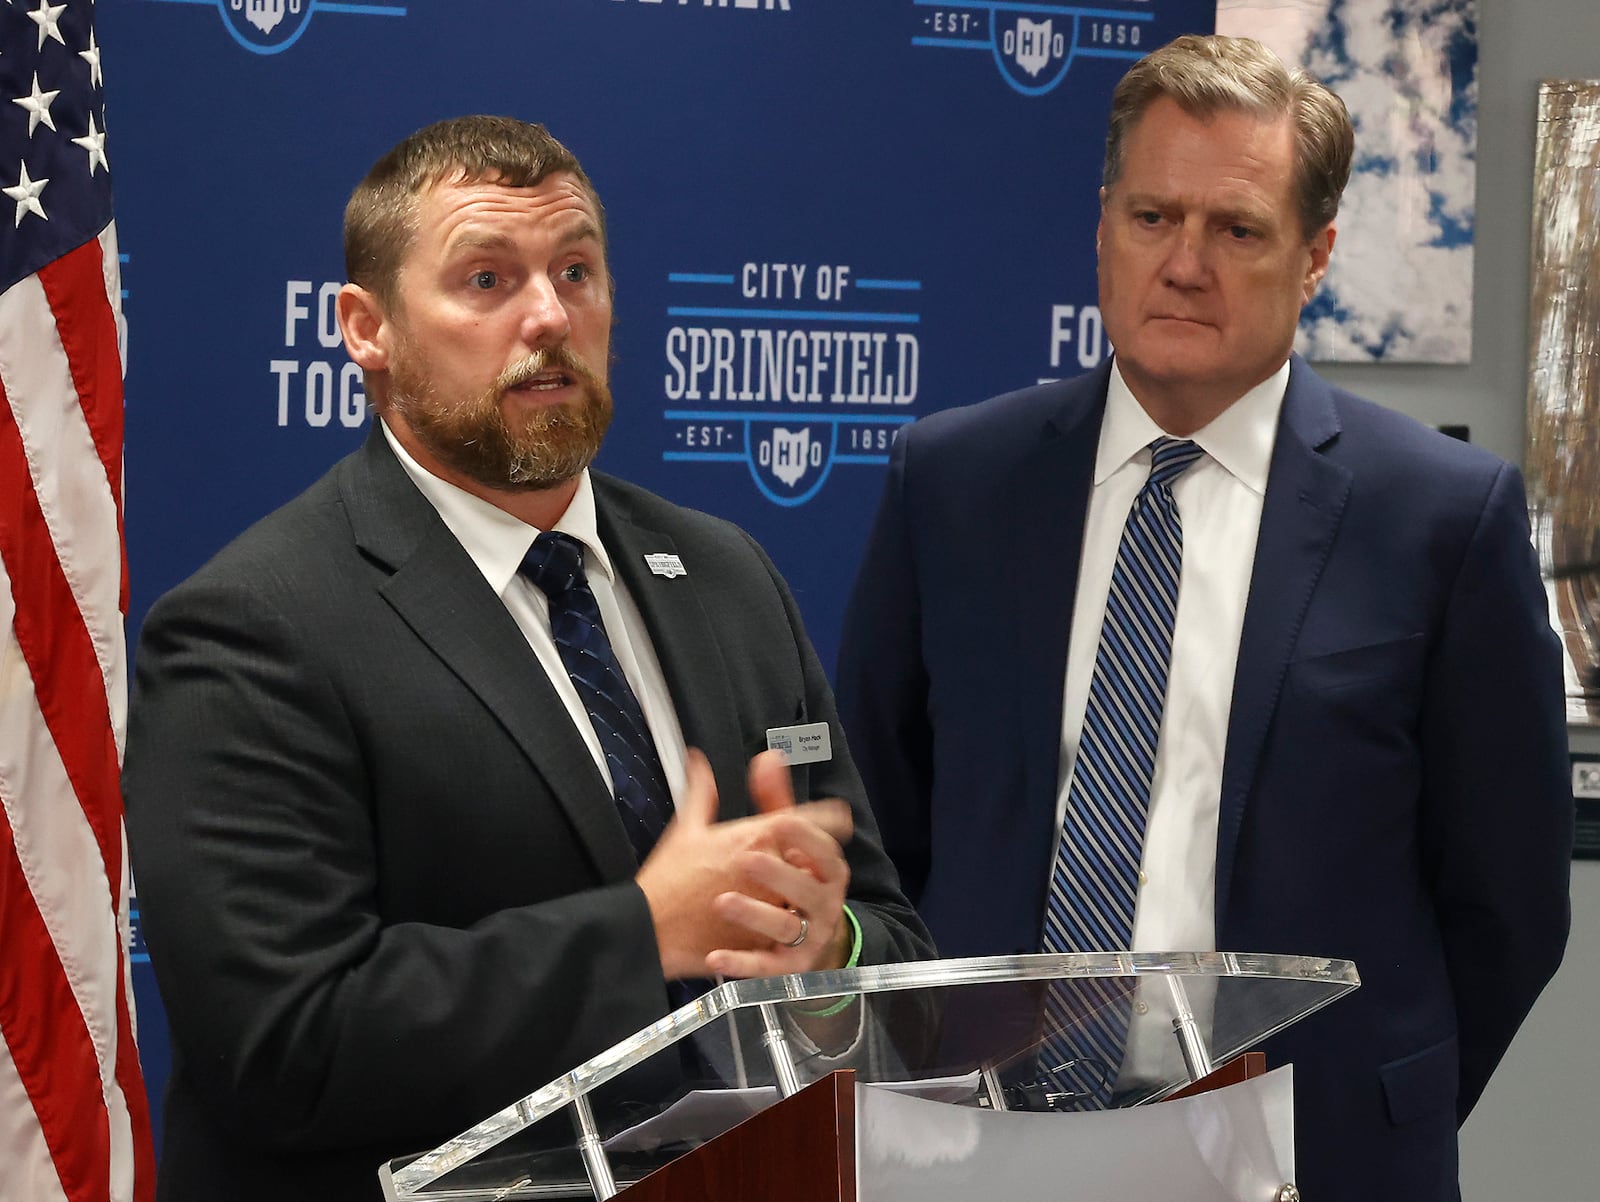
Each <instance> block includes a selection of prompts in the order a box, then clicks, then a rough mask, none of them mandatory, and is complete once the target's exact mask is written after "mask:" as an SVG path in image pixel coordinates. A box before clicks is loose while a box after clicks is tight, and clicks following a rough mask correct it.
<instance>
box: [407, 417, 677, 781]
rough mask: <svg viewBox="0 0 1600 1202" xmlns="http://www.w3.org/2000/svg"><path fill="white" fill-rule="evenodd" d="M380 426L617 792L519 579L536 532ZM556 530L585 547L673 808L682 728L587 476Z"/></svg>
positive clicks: (538, 602) (543, 614) (587, 567)
mask: <svg viewBox="0 0 1600 1202" xmlns="http://www.w3.org/2000/svg"><path fill="white" fill-rule="evenodd" d="M379 425H380V426H381V427H382V429H383V433H384V437H385V438H387V439H388V440H389V445H390V447H392V448H393V449H394V453H395V456H396V458H398V459H399V460H400V466H401V467H403V468H404V469H405V471H406V475H408V476H410V477H411V479H412V481H413V482H414V483H415V484H416V486H417V488H418V489H420V490H421V492H422V495H423V496H424V497H426V498H427V499H428V501H429V503H430V504H432V506H433V507H434V509H436V510H437V511H438V513H439V517H440V518H441V519H443V521H444V524H445V525H446V526H448V527H449V528H450V533H452V534H454V535H455V536H456V540H457V541H458V542H459V543H460V544H461V546H462V549H463V550H465V551H466V553H467V555H468V556H469V557H470V558H471V559H472V562H473V563H475V564H476V565H477V567H478V571H480V572H482V573H483V578H484V579H485V580H486V581H488V583H489V587H490V588H492V589H493V590H494V592H495V595H496V596H498V597H499V598H500V599H501V601H503V602H505V607H506V609H507V610H508V611H509V612H510V614H511V617H512V619H513V620H514V621H515V622H516V624H517V626H518V628H519V629H520V630H521V631H522V634H523V637H525V638H526V639H527V640H528V646H530V647H531V648H533V653H534V655H536V656H537V657H538V659H539V664H540V666H541V667H543V668H544V670H545V674H546V675H547V676H548V677H549V678H550V683H551V684H552V685H553V686H555V690H556V692H557V693H558V694H559V695H560V697H561V701H562V704H564V705H565V706H566V707H567V713H568V715H569V716H570V717H571V718H572V724H573V725H574V726H575V727H577V730H578V733H579V734H580V735H582V736H583V741H584V743H585V744H586V745H587V746H588V748H589V754H590V755H591V756H593V757H594V762H595V766H596V767H597V768H599V769H600V775H601V777H602V778H603V779H604V780H605V782H606V786H607V788H612V790H613V792H615V789H614V787H613V785H612V781H611V772H610V770H609V769H608V768H607V767H606V757H605V752H604V751H603V750H602V749H601V746H600V739H599V736H597V735H596V734H595V732H594V726H593V724H592V723H591V722H590V721H589V713H588V711H587V710H586V709H585V708H584V705H583V701H582V700H581V699H580V698H579V696H578V690H577V688H576V687H575V686H574V685H573V683H572V679H571V677H569V676H568V675H567V670H566V667H565V666H564V665H563V664H562V662H561V652H560V650H559V649H558V648H557V647H556V641H555V637H554V636H553V635H552V634H551V633H550V601H549V598H547V597H546V596H545V595H544V593H543V591H542V590H540V588H539V587H538V586H537V585H535V584H533V583H532V582H530V581H529V580H527V579H526V578H525V577H523V576H521V575H519V574H518V573H517V568H518V566H519V565H520V564H521V563H522V558H523V556H525V555H526V554H527V553H528V548H529V547H531V546H533V540H534V539H535V538H537V537H538V536H539V534H540V533H541V531H539V530H537V529H535V528H534V527H533V526H530V525H528V524H527V523H526V522H523V521H521V520H519V519H517V518H514V517H512V516H511V515H510V514H509V513H507V512H505V510H503V509H498V508H496V507H495V506H493V505H491V504H489V502H487V501H485V500H483V499H482V498H480V497H475V496H473V495H472V494H471V493H469V492H467V491H466V490H464V489H461V488H458V487H457V486H456V485H454V484H450V483H448V482H447V481H444V480H441V479H439V477H437V476H435V475H433V473H431V472H429V471H428V470H427V469H426V468H424V467H423V466H422V465H421V464H419V463H418V462H417V461H416V460H415V459H413V458H412V457H411V456H410V455H409V454H407V453H406V449H405V448H404V447H403V446H401V445H400V441H399V439H397V438H396V437H395V436H394V433H393V432H392V431H391V430H390V429H389V427H388V425H387V424H385V423H384V422H383V421H382V419H379ZM554 529H555V530H558V531H560V532H561V533H563V534H569V535H571V536H572V537H573V538H575V539H577V540H578V541H579V542H581V543H582V544H583V546H584V560H583V562H584V573H585V575H587V577H588V580H589V590H590V591H591V592H592V593H594V599H595V604H596V605H598V606H599V607H600V617H601V620H602V621H604V623H605V627H606V635H607V637H608V638H609V639H610V642H611V650H612V651H613V652H614V653H615V655H616V657H617V664H618V666H620V667H621V669H622V674H623V675H624V676H626V677H627V678H628V684H629V685H630V686H631V687H632V689H633V691H634V694H635V696H637V697H638V699H639V708H640V709H642V710H643V711H644V720H645V722H646V724H647V725H648V726H649V727H650V734H651V736H652V737H653V738H654V739H655V744H656V752H657V754H658V755H659V756H660V757H661V768H662V771H663V772H664V773H665V775H666V778H667V787H668V788H669V789H671V790H672V801H673V804H674V805H676V804H677V803H678V802H679V801H680V800H681V798H682V797H683V789H684V766H683V765H684V739H683V728H682V727H681V726H680V725H679V723H678V711H677V708H676V707H675V706H674V705H673V702H672V694H671V693H670V692H669V691H668V689H667V680H666V675H665V674H664V673H663V672H662V670H661V663H660V661H659V660H658V659H657V658H656V652H655V646H654V645H653V644H652V643H651V641H650V634H649V631H648V630H647V629H646V627H645V624H644V617H643V616H642V615H641V614H640V613H639V609H638V607H637V606H636V605H635V604H634V602H633V598H632V597H630V596H629V595H628V589H627V586H626V585H625V584H624V583H623V581H622V579H621V578H620V577H618V576H617V574H616V572H615V571H614V570H613V568H612V564H611V557H610V555H609V554H607V552H606V548H605V544H604V543H602V542H601V541H600V529H599V525H598V522H597V520H596V517H595V505H594V486H593V484H592V483H591V482H590V480H589V473H588V471H587V470H585V471H584V472H583V473H582V474H581V475H580V476H579V478H578V491H577V492H576V493H575V494H574V495H573V498H572V503H571V504H569V505H568V506H567V511H566V512H565V513H563V514H562V515H561V518H560V520H558V521H557V522H556V524H555V526H554Z"/></svg>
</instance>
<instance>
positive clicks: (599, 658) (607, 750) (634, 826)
mask: <svg viewBox="0 0 1600 1202" xmlns="http://www.w3.org/2000/svg"><path fill="white" fill-rule="evenodd" d="M517 570H518V571H519V572H520V573H522V575H524V576H526V577H527V578H528V579H529V580H530V581H532V582H533V583H534V584H535V585H537V586H538V587H539V589H540V590H541V591H543V593H544V594H545V596H547V597H548V598H549V599H550V633H551V634H552V635H553V636H554V637H555V642H556V648H557V649H558V650H559V651H560V653H561V663H562V666H564V667H565V668H566V670H567V675H568V676H569V677H571V679H572V683H573V686H574V687H575V688H576V689H577V690H578V697H579V699H580V700H582V702H583V707H584V709H585V710H586V711H587V712H588V714H589V722H590V724H591V725H593V727H594V733H595V735H596V736H597V737H598V738H599V740H600V749H601V751H602V752H603V753H604V754H605V758H606V768H607V770H608V771H609V772H610V773H611V786H612V789H613V791H614V793H615V797H616V802H617V812H618V813H619V814H620V815H621V817H622V825H623V826H624V827H625V828H626V830H627V832H628V840H629V842H631V843H632V844H633V850H634V853H635V854H636V855H637V856H638V858H639V862H640V863H643V862H644V859H645V857H646V856H647V855H649V854H650V849H651V848H652V847H654V846H655V843H656V840H657V839H658V838H660V836H661V832H662V831H663V830H664V829H665V828H666V825H667V820H668V819H669V818H670V817H671V816H672V794H671V791H670V790H669V789H668V788H667V781H666V774H665V773H664V772H663V771H662V769H661V757H660V756H659V755H658V754H657V753H656V745H655V740H654V739H652V738H651V737H650V728H649V727H648V726H647V725H646V724H645V720H644V712H643V710H641V709H640V707H639V699H638V698H637V697H635V696H634V693H633V690H632V689H631V688H629V687H628V681H627V678H626V677H625V676H623V674H622V669H621V667H620V666H618V664H617V657H616V655H615V653H613V651H612V650H611V640H610V639H609V638H607V637H606V628H605V624H604V623H603V622H602V621H601V619H600V607H599V606H598V605H596V604H595V600H594V593H593V592H591V591H590V589H589V581H588V578H587V577H586V576H585V575H584V572H583V544H582V543H580V542H579V541H578V540H577V539H575V538H573V537H572V536H571V535H567V534H560V533H557V532H555V531H549V530H547V531H545V532H544V533H543V534H541V535H539V537H538V538H536V539H534V541H533V546H532V547H530V548H529V549H528V553H527V555H526V556H524V557H523V560H522V564H521V566H520V567H519V568H518V569H517Z"/></svg>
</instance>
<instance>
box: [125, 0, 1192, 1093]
mask: <svg viewBox="0 0 1600 1202" xmlns="http://www.w3.org/2000/svg"><path fill="white" fill-rule="evenodd" d="M1213 9H1214V3H1213V0H1108V2H1107V3H1103V4H1098V5H1078V4H1069V3H1059V2H1056V0H1028V2H1018V0H940V2H938V3H935V2H933V0H452V2H450V3H444V2H443V0H435V2H432V3H426V2H424V3H376V2H371V0H348V2H341V3H331V2H328V0H100V3H99V5H98V10H97V15H98V18H99V29H100V39H101V43H102V51H103V57H104V62H105V71H106V86H107V92H108V118H107V120H108V124H109V135H110V138H109V142H108V151H109V156H110V161H111V167H112V170H113V173H114V179H115V187H116V203H117V210H116V218H117V225H118V230H119V234H120V238H121V244H122V250H123V251H124V264H123V284H124V287H125V289H126V295H125V307H126V312H127V315H128V322H129V364H128V378H127V409H128V418H127V539H128V548H129V558H130V563H131V568H132V574H133V587H132V605H131V614H130V618H131V621H130V634H131V635H133V636H136V635H137V628H138V623H139V621H140V619H141V618H142V616H143V614H144V612H145V611H146V609H147V608H148V607H149V605H150V603H151V601H153V600H154V598H155V597H156V596H157V595H159V594H160V593H161V592H163V591H164V590H166V589H167V588H169V587H171V586H172V585H173V584H175V583H176V582H177V581H178V580H180V579H182V578H183V577H184V576H186V575H188V574H189V573H190V572H192V571H193V570H194V569H195V568H196V567H198V566H199V564H200V563H201V562H203V561H204V560H205V559H206V558H207V557H208V556H210V555H211V554H212V553H213V552H214V551H216V550H217V549H218V548H219V547H220V546H221V545H222V544H223V543H224V542H226V541H227V540H228V539H229V538H231V537H233V536H234V535H235V534H237V533H238V532H239V531H241V530H242V529H243V528H244V527H245V526H247V525H248V524H250V523H251V522H252V521H254V520H255V519H257V518H258V517H260V516H262V515H263V514H265V513H267V512H268V511H269V510H271V509H273V508H275V507H276V506H277V505H279V504H281V503H282V502H283V501H285V500H287V499H288V498H289V497H291V496H292V495H294V494H295V493H297V492H298V491H300V490H301V489H302V488H304V487H305V486H306V485H307V484H309V483H310V482H311V481H312V480H313V479H315V478H316V477H317V476H318V475H320V474H321V473H322V472H323V471H324V470H325V469H326V468H327V467H328V466H329V465H330V464H331V463H332V462H333V461H334V460H335V459H337V458H338V457H339V456H340V455H342V454H344V453H345V452H346V451H348V450H350V449H351V448H353V447H354V446H355V445H356V444H357V443H358V442H359V441H360V440H361V438H362V437H363V436H364V431H365V428H366V425H367V423H368V421H369V420H370V419H369V417H368V414H367V412H366V405H365V397H364V394H363V392H362V386H361V377H360V373H359V371H357V369H356V368H355V367H354V365H353V364H351V363H350V362H349V361H348V359H347V358H346V357H345V354H344V351H343V349H342V346H341V343H340V339H339V333H338V329H337V326H336V324H335V322H334V316H333V299H334V296H335V295H336V293H337V291H338V288H339V286H340V284H341V283H342V282H343V278H344V277H343V260H342V255H341V253H340V221H341V215H342V211H343V206H344V202H345V200H346V198H347V197H348V195H349V193H350V190H351V188H352V187H353V186H354V185H355V183H356V181H357V180H358V179H359V178H360V177H361V176H362V174H364V172H365V170H366V168H367V167H368V166H369V165H370V164H371V163H372V162H373V160H374V159H376V158H377V157H378V155H380V154H381V153H382V152H383V151H385V150H386V149H388V148H389V147H390V146H391V145H393V144H394V143H395V142H396V141H398V140H399V139H400V138H401V137H403V136H405V135H406V134H407V133H409V132H410V131H412V130H414V129H416V128H418V127H419V126H422V125H425V124H427V123H428V122H430V121H434V120H437V119H439V118H442V117H447V116H454V115H457V114H460V113H466V112H493V113H506V114H510V115H513V116H516V117H520V118H524V119H527V120H532V121H540V122H543V123H544V124H546V125H547V126H549V128H550V130H551V132H553V133H554V134H555V135H556V136H557V137H558V138H560V139H561V140H562V141H563V142H565V143H566V144H567V145H568V146H569V147H570V148H571V149H572V150H573V151H574V152H575V153H576V154H577V156H578V157H579V159H581V160H582V162H583V164H584V166H585V168H586V169H587V171H588V172H589V174H590V175H591V176H592V178H593V180H594V182H595V185H596V187H597V189H598V190H599V193H600V196H601V197H602V199H603V200H604V202H605V205H606V209H607V221H608V230H609V235H610V253H611V260H612V269H613V273H614V275H615V277H616V279H617V300H616V314H617V322H616V331H615V340H614V352H615V362H614V364H613V367H612V387H613V391H614V393H615V396H616V403H617V414H616V420H615V422H614V424H613V426H612V430H611V433H610V435H609V437H608V439H607V442H606V446H605V449H604V450H603V452H602V453H601V456H600V460H599V466H600V467H601V468H604V469H606V470H608V471H611V472H615V473H617V474H619V475H622V476H625V477H627V478H629V479H632V480H635V481H638V482H640V483H642V484H644V485H646V486H648V487H651V488H654V489H655V490H656V491H658V492H660V493H662V494H664V495H665V496H668V497H670V498H672V499H673V500H675V501H679V502H682V503H684V504H688V505H692V506H695V507H698V508H702V509H707V510H710V511H712V512H715V513H718V514H721V515H723V516H725V517H729V518H731V519H733V520H734V521H737V522H738V523H740V524H741V525H742V526H744V527H745V528H746V529H748V530H749V531H750V532H751V533H752V534H753V535H754V536H755V537H756V538H757V539H758V540H759V541H760V542H761V543H762V544H763V545H764V546H765V547H766V548H767V549H768V550H769V552H770V553H771V554H772V556H773V558H774V559H775V560H776V562H777V564H778V566H779V568H780V569H781V570H782V571H783V573H784V574H785V576H786V577H787V578H788V580H789V582H790V584H791V585H792V586H793V588H794V591H795V594H796V596H797V598H798V600H799V603H800V605H801V608H802V610H803V612H804V614H805V617H806V620H807V624H808V627H809V629H810V631H811V634H812V637H813V639H814V640H815V642H816V644H817V648H818V652H819V654H820V655H821V656H822V659H823V662H824V663H828V664H831V663H832V660H833V657H834V652H835V648H836V645H837V631H838V626H839V622H840V615H841V611H842V609H843V605H844V601H845V597H846V593H847V591H848V588H849V584H850V580H851V578H852V576H853V574H854V570H855V565H856V561H857V558H858V556H859V554H860V551H861V546H862V543H863V541H864V538H865V528H866V524H867V522H868V521H869V520H870V518H871V515H872V511H873V508H874V506H875V504H876V500H877V494H878V490H879V488H880V485H881V465H882V464H883V463H885V462H886V460H887V452H888V447H889V443H890V441H891V440H892V438H893V437H894V433H895V431H896V430H897V429H898V428H899V427H900V426H902V425H904V424H905V423H906V422H909V421H912V420H914V419H916V418H917V417H920V416H922V415H924V414H927V413H930V412H932V411H934V410H938V409H943V408H947V407H949V406H952V405H959V404H966V403H969V402H972V401H975V400H979V399H981V398H982V397H984V396H988V395H992V394H994V393H997V392H1001V391H1005V390H1008V389H1011V388H1015V387H1020V386H1022V385H1026V384H1030V383H1033V382H1035V381H1037V380H1039V379H1044V378H1051V377H1056V376H1066V375H1073V374H1076V373H1078V372H1079V371H1081V370H1083V369H1085V368H1088V367H1092V366H1094V365H1095V364H1096V363H1098V362H1100V360H1101V359H1102V358H1103V357H1104V356H1105V354H1106V353H1107V350H1108V348H1107V346H1106V343H1105V337H1104V333H1103V330H1102V328H1101V324H1100V318H1099V312H1098V309H1097V308H1096V305H1095V279H1094V230H1095V221H1096V215H1097V200H1096V192H1097V189H1098V187H1099V182H1100V158H1101V150H1102V144H1103V137H1104V130H1105V120H1106V112H1107V107H1108V103H1109V97H1110V92H1111V88H1112V86H1113V85H1114V84H1115V82H1116V80H1117V79H1118V78H1119V77H1120V76H1121V74H1122V72H1123V71H1125V70H1126V69H1127V66H1128V64H1129V63H1130V62H1131V61H1132V60H1133V59H1134V58H1137V57H1138V56H1139V55H1141V54H1142V53H1144V52H1145V51H1147V50H1149V49H1153V48H1154V47H1156V46H1158V45H1160V44H1162V43H1163V42H1166V41H1168V40H1170V39H1171V38H1173V37H1175V36H1177V35H1178V34H1180V33H1184V32H1191V31H1200V32H1208V31H1209V30H1210V29H1211V27H1212V24H1213V20H1214V12H1213ZM136 971H137V973H139V974H140V975H139V977H138V983H139V986H140V993H141V1001H142V1002H143V1003H144V1008H143V1011H142V1014H141V1024H140V1029H141V1034H142V1040H141V1043H142V1047H143V1051H144V1057H145V1062H146V1075H147V1078H148V1080H149V1081H150V1082H151V1084H152V1088H155V1087H156V1086H158V1085H159V1083H160V1082H161V1081H162V1080H163V1079H164V1077H165V1075H166V1051H165V1044H164V1040H163V1032H162V1025H163V1024H162V1021H161V1016H160V1013H159V1009H158V1008H157V1006H156V1004H155V995H154V990H153V986H152V984H151V982H150V981H149V979H148V965H141V966H139V968H138V969H137V970H136ZM536 1084H538V1083H537V1082H530V1083H529V1085H530V1087H532V1086H534V1085H536Z"/></svg>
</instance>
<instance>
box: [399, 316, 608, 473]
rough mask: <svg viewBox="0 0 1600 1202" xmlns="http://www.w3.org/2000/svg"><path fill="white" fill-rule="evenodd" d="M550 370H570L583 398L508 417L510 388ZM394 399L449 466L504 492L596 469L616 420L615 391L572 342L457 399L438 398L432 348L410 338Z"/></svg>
mask: <svg viewBox="0 0 1600 1202" xmlns="http://www.w3.org/2000/svg"><path fill="white" fill-rule="evenodd" d="M550 372H561V373H562V374H564V375H566V376H567V377H568V379H569V380H570V381H571V382H573V383H575V384H577V385H578V386H579V387H580V388H581V389H582V390H583V395H582V397H580V398H579V399H578V400H577V401H575V402H566V403H563V404H560V405H547V406H544V407H540V408H522V407H518V409H517V411H516V414H515V416H514V417H513V418H512V419H511V421H509V422H508V421H507V420H506V416H505V407H504V405H503V403H502V402H503V401H504V399H505V395H506V393H508V392H510V391H511V390H512V389H514V388H516V387H518V386H519V385H522V384H525V383H527V382H529V381H530V380H532V379H533V378H534V377H536V376H539V375H544V374H547V373H550ZM388 403H389V406H390V407H392V408H393V409H394V411H395V412H397V413H398V414H399V415H400V416H401V417H403V418H404V419H405V421H406V424H407V425H408V426H409V427H410V428H411V431H412V433H413V434H415V435H416V438H417V441H418V442H420V443H421V444H422V445H423V446H424V447H425V448H427V450H428V452H429V453H430V454H432V455H433V456H434V457H435V458H436V459H438V460H439V461H440V462H441V463H443V464H444V465H445V466H446V467H449V468H451V469H453V470H454V471H457V472H460V473H461V474H462V475H463V476H465V477H467V478H468V479H470V480H472V481H474V482H475V483H478V484H481V485H483V486H484V487H485V488H493V489H499V490H501V491H513V492H533V491H537V490H539V489H545V488H553V487H555V486H556V485H558V484H564V483H566V482H567V481H568V480H571V479H572V478H573V477H574V476H576V475H577V474H578V473H579V472H581V471H583V469H584V468H586V467H588V466H589V464H590V462H591V461H592V460H593V459H594V457H595V454H596V453H597V452H598V451H599V450H600V443H601V442H602V440H604V438H605V435H606V429H607V427H609V426H610V425H611V389H610V388H608V387H607V386H606V382H605V381H604V380H603V379H601V378H600V376H599V375H598V374H597V373H596V372H595V371H594V369H593V368H591V367H590V366H589V365H588V364H587V363H585V362H584V361H583V360H582V359H581V358H580V357H579V356H578V355H577V354H576V353H575V352H574V351H573V350H572V349H571V348H570V347H568V346H566V345H565V344H563V345H561V346H556V347H550V348H547V349H542V350H538V351H535V352H534V353H533V354H531V355H529V356H528V357H527V358H526V359H522V360H520V361H519V362H517V363H513V364H512V365H511V366H510V367H508V368H506V369H505V370H504V371H503V372H501V373H500V375H499V377H498V378H497V379H496V380H495V382H494V383H493V384H491V385H490V386H489V388H488V390H487V391H485V392H483V393H480V394H479V395H477V396H473V397H466V398H464V399H459V400H451V399H450V398H441V397H440V396H439V393H438V389H437V387H436V386H435V384H434V381H433V372H432V368H431V365H430V364H429V362H428V357H427V353H426V352H425V351H423V350H422V348H421V347H419V346H417V345H416V344H415V343H413V342H411V341H410V340H409V339H408V340H407V341H406V342H404V343H403V344H402V346H401V347H400V348H399V349H398V351H397V353H396V354H395V356H394V361H393V363H392V364H391V366H390V371H389V401H388Z"/></svg>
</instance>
